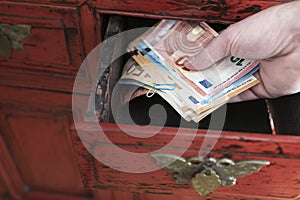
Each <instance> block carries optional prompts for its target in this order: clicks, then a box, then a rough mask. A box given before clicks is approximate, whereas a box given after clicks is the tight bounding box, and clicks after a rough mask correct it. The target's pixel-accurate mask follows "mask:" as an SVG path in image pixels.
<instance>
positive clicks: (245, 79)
mask: <svg viewBox="0 0 300 200" xmlns="http://www.w3.org/2000/svg"><path fill="white" fill-rule="evenodd" d="M217 36H218V33H217V32H216V31H214V30H213V29H212V28H211V27H209V26H208V25H207V24H206V23H205V22H197V21H177V20H162V21H160V22H159V23H158V24H156V25H155V27H152V28H150V29H149V30H148V31H146V32H145V33H144V34H143V35H141V36H140V37H139V38H136V39H135V40H134V41H132V42H131V43H130V44H129V46H128V52H130V53H131V55H132V59H130V60H129V61H128V62H127V63H126V65H125V67H124V70H123V75H122V77H121V80H120V83H121V84H132V85H136V86H138V87H140V88H143V89H141V91H142V92H141V91H140V93H145V95H146V96H147V97H149V98H151V96H153V94H158V95H160V96H161V97H162V98H164V99H165V100H166V101H167V102H168V103H169V104H170V105H171V106H172V107H173V108H174V109H175V110H176V111H177V112H178V113H179V114H180V115H181V116H182V117H183V118H184V119H185V120H187V121H191V120H193V121H195V122H199V121H200V120H201V119H203V118H204V117H206V116H207V115H209V114H210V113H211V112H213V111H214V110H216V109H217V108H219V107H220V106H222V105H223V104H225V103H226V102H227V101H228V100H229V99H230V98H232V97H234V96H236V95H238V94H240V93H241V92H243V91H245V90H247V89H249V88H251V87H253V86H254V85H256V84H258V83H259V81H258V80H257V79H256V78H255V77H254V76H253V74H254V73H255V72H256V71H257V70H258V66H257V65H258V62H256V61H252V60H247V59H242V58H237V57H233V56H228V57H226V58H224V59H222V60H220V61H218V62H216V63H214V64H212V65H211V66H210V67H209V68H207V69H204V70H200V71H197V70H191V69H190V67H189V68H187V67H186V64H187V62H186V61H187V59H188V58H190V57H192V56H195V55H196V54H197V53H199V52H200V51H204V49H205V46H207V45H208V44H209V43H210V42H211V41H212V40H213V39H214V38H215V37H217ZM211 56H213V55H207V59H210V58H211ZM199 62H201V61H199ZM195 68H197V66H195Z"/></svg>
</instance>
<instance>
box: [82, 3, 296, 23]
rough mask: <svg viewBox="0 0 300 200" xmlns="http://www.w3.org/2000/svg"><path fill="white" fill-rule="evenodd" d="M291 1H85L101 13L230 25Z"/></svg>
mask: <svg viewBox="0 0 300 200" xmlns="http://www.w3.org/2000/svg"><path fill="white" fill-rule="evenodd" d="M288 1H290V0H279V1H277V0H267V1H252V0H246V1H237V0H234V1H233V0H225V1H222V2H219V1H198V0H164V1H161V0H153V1H140V0H126V1H119V0H101V1H100V0H88V2H89V3H90V4H91V5H92V6H95V7H96V8H98V9H100V10H101V12H103V13H122V14H125V13H127V14H130V15H135V16H149V17H154V18H164V17H168V18H170V17H175V18H180V19H183V18H193V19H202V20H205V21H208V22H222V23H224V22H225V23H232V22H234V21H238V20H240V19H243V18H245V17H247V16H249V15H251V14H253V13H256V12H258V11H260V10H263V9H265V8H267V7H270V6H273V5H276V4H279V3H283V2H288Z"/></svg>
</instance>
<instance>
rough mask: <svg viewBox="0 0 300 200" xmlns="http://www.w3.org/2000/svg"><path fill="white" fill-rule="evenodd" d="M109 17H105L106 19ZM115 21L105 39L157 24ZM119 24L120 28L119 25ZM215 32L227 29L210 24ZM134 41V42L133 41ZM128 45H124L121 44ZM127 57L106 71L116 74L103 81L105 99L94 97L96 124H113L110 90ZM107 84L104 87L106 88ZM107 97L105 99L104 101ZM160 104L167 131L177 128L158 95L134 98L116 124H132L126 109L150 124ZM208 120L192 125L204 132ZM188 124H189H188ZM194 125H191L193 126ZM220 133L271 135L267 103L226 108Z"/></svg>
mask: <svg viewBox="0 0 300 200" xmlns="http://www.w3.org/2000/svg"><path fill="white" fill-rule="evenodd" d="M106 17H108V16H106ZM109 17H112V18H114V19H110V21H109V23H116V24H113V25H112V24H108V32H107V33H106V34H107V35H108V36H111V35H113V34H117V33H118V32H121V31H125V30H130V29H133V28H139V27H151V26H153V25H154V24H155V23H157V22H158V20H156V19H148V18H136V17H125V16H109ZM118 23H120V24H118ZM209 25H211V27H213V28H214V29H215V30H216V31H221V30H223V29H224V28H226V27H227V25H223V24H209ZM110 26H120V27H119V28H120V30H118V31H116V32H115V33H110V32H109V27H110ZM132 39H134V38H132ZM123 45H127V44H123ZM129 57H130V56H129V55H128V54H126V55H124V56H122V57H121V58H119V59H118V60H117V61H114V62H113V63H112V64H111V65H110V69H108V70H107V73H111V72H112V71H113V70H112V69H115V68H118V70H117V71H118V73H117V74H110V75H109V76H107V77H108V78H109V79H110V80H106V82H104V83H102V84H104V85H102V89H106V90H107V91H106V92H105V95H106V97H105V95H102V96H98V97H97V95H96V98H95V101H96V110H97V114H98V117H99V121H101V122H115V119H114V118H113V117H112V114H111V107H110V103H109V102H110V101H111V98H110V95H111V94H112V91H113V87H114V85H115V82H116V81H117V80H118V79H119V77H120V72H121V69H122V68H123V66H124V64H125V62H126V61H127V59H128V58H129ZM105 84H106V85H105ZM107 96H108V97H107ZM155 104H159V105H161V106H162V107H163V108H164V109H165V111H166V113H167V120H166V122H165V126H169V127H178V126H179V125H180V121H181V117H180V115H179V114H178V113H177V112H176V111H175V110H174V109H173V108H172V107H171V106H170V105H169V104H168V103H167V102H166V101H165V100H164V99H163V98H161V97H160V96H159V95H154V96H153V97H151V98H147V97H145V96H141V97H138V98H135V99H133V100H131V101H130V102H129V105H124V106H121V107H120V108H119V112H118V113H119V115H118V116H119V117H118V116H117V117H118V122H121V123H130V121H131V120H129V119H128V118H122V117H120V116H122V113H124V112H125V111H124V110H125V109H126V106H129V112H130V115H131V118H132V120H133V121H134V123H136V124H138V125H147V124H149V123H150V118H149V115H148V112H149V109H150V108H151V106H153V105H155ZM210 117H211V116H208V117H206V118H205V119H203V120H202V121H200V123H199V124H194V125H195V127H198V128H201V129H207V128H208V127H209V124H210ZM187 124H191V123H187ZM192 124H193V123H192ZM223 130H228V131H244V132H260V133H271V128H270V123H269V114H268V112H267V107H266V103H265V101H264V100H255V101H249V102H243V103H235V104H227V111H226V120H225V124H224V127H223Z"/></svg>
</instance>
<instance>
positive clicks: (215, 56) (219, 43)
mask: <svg viewBox="0 0 300 200" xmlns="http://www.w3.org/2000/svg"><path fill="white" fill-rule="evenodd" d="M231 38H232V36H231V34H229V29H225V30H224V31H223V32H221V33H220V35H219V36H218V37H216V38H215V39H213V40H212V41H211V42H210V43H209V44H208V46H206V47H204V48H203V49H201V50H200V52H199V53H197V54H196V55H194V56H192V57H190V58H188V59H187V60H186V61H185V63H184V66H185V67H186V68H188V69H191V70H203V69H205V68H208V67H209V66H211V65H213V64H214V63H216V62H218V61H219V60H221V59H222V58H224V57H226V56H228V55H230V47H231V43H232V42H231V41H232V39H231Z"/></svg>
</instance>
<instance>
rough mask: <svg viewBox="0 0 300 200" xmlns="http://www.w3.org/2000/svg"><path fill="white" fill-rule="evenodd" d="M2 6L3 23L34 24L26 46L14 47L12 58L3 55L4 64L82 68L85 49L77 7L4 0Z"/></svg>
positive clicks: (50, 68) (0, 19)
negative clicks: (82, 46) (82, 45)
mask: <svg viewBox="0 0 300 200" xmlns="http://www.w3.org/2000/svg"><path fill="white" fill-rule="evenodd" d="M0 10H1V12H0V13H1V14H0V23H5V24H10V25H16V24H26V25H30V26H31V33H30V35H29V37H28V38H27V39H26V40H25V41H24V42H23V44H24V48H25V50H24V51H17V50H13V51H12V52H11V55H10V57H9V58H8V59H6V58H4V57H3V56H2V55H0V64H1V65H2V66H5V67H12V68H13V67H21V68H29V69H36V70H43V71H52V72H65V73H70V72H71V73H72V72H73V73H74V72H75V71H76V70H77V69H78V68H79V65H80V64H81V61H82V59H83V53H82V48H81V43H80V33H79V29H78V16H77V9H76V8H69V7H58V6H53V7H52V6H42V5H34V4H21V3H8V2H1V3H0Z"/></svg>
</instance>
